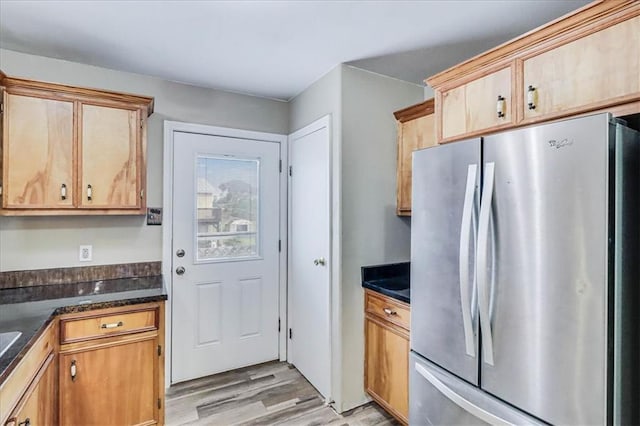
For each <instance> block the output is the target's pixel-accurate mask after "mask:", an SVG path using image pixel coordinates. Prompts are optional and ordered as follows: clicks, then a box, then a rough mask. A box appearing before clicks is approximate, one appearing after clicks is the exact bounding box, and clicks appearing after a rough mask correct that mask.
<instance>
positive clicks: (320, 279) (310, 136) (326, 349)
mask: <svg viewBox="0 0 640 426" xmlns="http://www.w3.org/2000/svg"><path fill="white" fill-rule="evenodd" d="M289 155H290V157H289V161H290V164H291V167H292V169H291V177H290V180H289V190H290V204H289V209H290V211H289V221H290V222H289V236H290V243H289V244H290V245H289V303H290V309H289V315H290V317H289V321H290V322H289V325H290V328H291V332H290V340H289V343H290V356H289V359H290V360H291V362H292V364H294V365H295V366H296V368H297V369H298V370H299V371H300V372H301V373H302V374H303V375H304V376H305V377H306V378H307V380H309V382H310V383H311V384H312V385H313V386H314V387H315V388H316V389H317V390H318V391H319V392H320V393H321V394H322V395H323V396H324V397H325V398H328V397H329V396H330V385H331V381H330V380H331V362H330V361H331V347H330V343H331V341H330V335H331V334H330V324H331V323H330V297H331V288H330V276H331V275H330V263H329V259H330V256H331V251H330V241H331V239H330V232H331V227H330V206H331V198H330V191H329V166H330V163H329V120H328V118H326V119H322V120H319V121H318V122H316V123H313V124H311V125H310V126H307V127H305V128H304V129H302V130H299V131H298V132H296V133H294V134H292V135H291V136H290V137H289Z"/></svg>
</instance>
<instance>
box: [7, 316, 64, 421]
mask: <svg viewBox="0 0 640 426" xmlns="http://www.w3.org/2000/svg"><path fill="white" fill-rule="evenodd" d="M57 330H58V324H57V322H56V321H55V320H54V321H53V322H52V323H51V324H50V325H49V326H48V327H47V328H46V329H45V330H44V331H43V333H42V335H41V336H40V337H39V338H38V339H37V340H36V341H35V343H34V344H33V346H31V349H29V351H28V352H27V353H26V354H25V356H24V357H23V358H22V359H21V360H20V362H19V363H18V365H16V366H15V368H14V369H13V371H12V372H11V374H10V375H9V376H8V377H7V378H6V379H5V380H4V381H3V382H2V385H0V424H1V425H4V426H18V425H19V424H20V423H22V425H23V426H24V425H25V423H24V422H26V420H27V419H29V423H30V424H31V425H33V426H39V425H51V424H56V423H57V410H56V407H57V389H58V380H57V374H56V373H57V366H56V353H57Z"/></svg>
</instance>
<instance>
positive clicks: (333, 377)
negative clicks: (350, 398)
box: [283, 114, 342, 412]
mask: <svg viewBox="0 0 640 426" xmlns="http://www.w3.org/2000/svg"><path fill="white" fill-rule="evenodd" d="M331 124H332V123H331V114H327V115H325V116H323V117H321V118H319V119H317V120H315V121H313V122H312V123H310V124H308V125H306V126H304V127H302V128H300V129H298V130H296V131H295V132H292V133H291V134H289V136H288V138H287V143H288V147H287V149H290V148H291V146H292V145H291V141H292V140H293V139H297V138H301V137H304V136H307V135H309V134H311V133H315V132H317V131H319V130H321V129H323V128H326V129H327V133H328V136H329V141H328V143H329V164H327V176H328V182H327V185H328V189H329V191H328V199H327V203H329V256H328V257H329V265H328V267H329V312H328V313H327V314H328V318H329V394H328V395H327V396H326V400H325V402H326V403H328V404H331V405H332V406H333V407H334V408H336V409H338V412H341V410H340V408H341V403H342V401H341V395H342V392H341V389H340V386H341V378H342V375H341V374H342V369H341V350H342V344H341V342H342V340H341V339H342V331H341V329H340V324H341V310H340V306H341V301H342V297H341V293H340V288H339V283H340V276H341V261H340V252H341V246H340V243H341V240H340V238H334V234H338V235H339V230H340V215H339V214H334V211H339V206H340V199H339V197H340V196H341V190H340V187H339V186H337V187H336V186H334V185H335V184H336V182H339V180H336V174H337V173H339V168H340V161H336V159H335V158H334V155H335V154H336V147H334V141H335V139H336V138H335V137H334V135H333V133H332V132H333V129H332V126H331ZM338 152H339V151H338ZM287 154H288V155H290V153H287ZM334 165H337V170H335V169H334ZM293 173H295V170H293ZM338 176H339V175H338ZM285 177H286V178H287V180H288V179H289V174H288V172H287V173H286V176H285ZM290 214H291V194H287V216H290ZM290 227H291V224H290V223H289V224H288V225H287V246H290V245H291V235H292V231H291V228H290ZM286 265H287V281H290V274H291V268H290V267H289V259H288V258H287V262H286ZM289 297H290V295H289V294H287V321H286V322H284V323H283V324H285V326H286V327H287V328H283V330H288V327H289V326H291V325H292V324H290V322H289V320H288V319H289V318H293V316H291V311H290V310H291V309H292V303H291V300H290V299H289ZM287 336H288V332H287V335H286V336H285V337H287ZM287 361H289V362H291V359H290V357H289V356H288V357H287ZM336 400H337V401H338V404H337V405H338V406H337V407H336Z"/></svg>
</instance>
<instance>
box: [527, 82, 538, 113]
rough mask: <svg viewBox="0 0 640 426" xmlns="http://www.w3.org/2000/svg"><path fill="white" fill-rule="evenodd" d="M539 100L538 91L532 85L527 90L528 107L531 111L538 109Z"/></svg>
mask: <svg viewBox="0 0 640 426" xmlns="http://www.w3.org/2000/svg"><path fill="white" fill-rule="evenodd" d="M537 98H538V90H537V89H536V88H535V87H533V86H531V85H530V86H529V88H528V89H527V106H528V107H529V109H536V104H537V103H538V102H537Z"/></svg>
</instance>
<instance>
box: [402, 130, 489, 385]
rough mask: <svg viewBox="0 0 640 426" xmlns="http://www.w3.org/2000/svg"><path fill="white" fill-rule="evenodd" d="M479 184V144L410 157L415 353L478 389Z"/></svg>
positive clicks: (445, 147) (447, 147)
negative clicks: (411, 170) (476, 275)
mask: <svg viewBox="0 0 640 426" xmlns="http://www.w3.org/2000/svg"><path fill="white" fill-rule="evenodd" d="M479 183H480V140H479V139H472V140H468V141H463V142H456V143H453V144H446V145H441V146H437V147H433V148H427V149H424V150H421V151H416V152H415V153H414V154H413V211H412V214H413V216H412V218H411V303H412V305H413V306H414V307H416V306H418V307H420V308H419V309H413V310H412V311H411V349H413V350H414V351H416V352H418V353H419V354H420V355H422V356H423V357H425V358H427V359H429V360H430V361H432V362H434V363H436V364H438V365H439V366H440V367H442V368H445V369H447V370H449V371H451V372H452V373H454V374H456V375H457V376H459V377H462V378H463V379H465V380H466V381H468V382H470V383H473V384H477V383H478V356H479V355H478V353H479V352H478V351H479V347H478V333H477V330H478V315H477V310H476V285H475V279H474V277H475V268H474V265H475V235H476V230H475V228H476V220H475V218H476V215H477V211H478V210H477V209H478V202H479V194H478V190H477V189H478V185H479Z"/></svg>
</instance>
